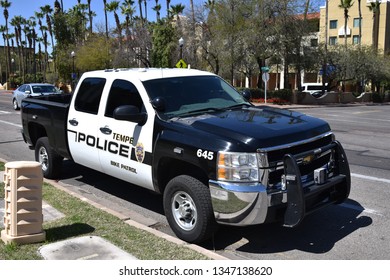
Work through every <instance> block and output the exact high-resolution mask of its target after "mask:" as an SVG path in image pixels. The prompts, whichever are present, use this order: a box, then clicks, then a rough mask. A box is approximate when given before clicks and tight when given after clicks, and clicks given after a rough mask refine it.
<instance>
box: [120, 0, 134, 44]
mask: <svg viewBox="0 0 390 280" xmlns="http://www.w3.org/2000/svg"><path fill="white" fill-rule="evenodd" d="M133 5H134V1H133V0H124V1H123V3H122V5H121V13H122V15H124V16H125V24H126V40H129V39H130V24H131V21H132V20H133V16H134V13H135V9H134V7H133Z"/></svg>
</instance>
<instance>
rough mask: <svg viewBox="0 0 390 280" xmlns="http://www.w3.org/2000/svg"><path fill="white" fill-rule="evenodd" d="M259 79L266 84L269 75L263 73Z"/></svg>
mask: <svg viewBox="0 0 390 280" xmlns="http://www.w3.org/2000/svg"><path fill="white" fill-rule="evenodd" d="M261 78H262V79H263V82H264V83H266V82H268V80H269V73H268V72H265V73H263V74H262V75H261Z"/></svg>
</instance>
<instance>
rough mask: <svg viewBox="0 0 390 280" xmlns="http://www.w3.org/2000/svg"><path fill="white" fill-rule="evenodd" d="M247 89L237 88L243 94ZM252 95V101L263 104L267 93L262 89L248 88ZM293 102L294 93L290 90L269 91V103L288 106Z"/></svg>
mask: <svg viewBox="0 0 390 280" xmlns="http://www.w3.org/2000/svg"><path fill="white" fill-rule="evenodd" d="M244 89H245V88H237V90H238V91H239V92H242V91H243V90H244ZM245 90H249V91H250V93H251V101H253V102H259V103H263V102H264V99H265V93H264V90H263V89H260V88H246V89H245ZM291 101H292V91H291V90H290V89H281V90H267V102H268V103H276V104H286V103H291Z"/></svg>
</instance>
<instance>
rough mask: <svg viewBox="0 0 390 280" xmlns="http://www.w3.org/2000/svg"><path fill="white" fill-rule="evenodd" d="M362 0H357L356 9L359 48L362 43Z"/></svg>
mask: <svg viewBox="0 0 390 280" xmlns="http://www.w3.org/2000/svg"><path fill="white" fill-rule="evenodd" d="M361 2H362V0H358V10H359V48H360V46H361V45H362V6H361V4H362V3H361Z"/></svg>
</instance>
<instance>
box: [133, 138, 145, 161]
mask: <svg viewBox="0 0 390 280" xmlns="http://www.w3.org/2000/svg"><path fill="white" fill-rule="evenodd" d="M135 157H136V158H137V161H138V162H140V163H142V162H143V161H144V158H145V149H144V145H143V144H142V143H139V142H138V143H137V146H135Z"/></svg>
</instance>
